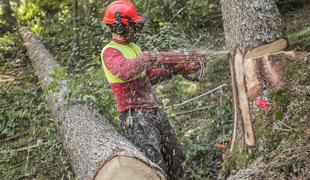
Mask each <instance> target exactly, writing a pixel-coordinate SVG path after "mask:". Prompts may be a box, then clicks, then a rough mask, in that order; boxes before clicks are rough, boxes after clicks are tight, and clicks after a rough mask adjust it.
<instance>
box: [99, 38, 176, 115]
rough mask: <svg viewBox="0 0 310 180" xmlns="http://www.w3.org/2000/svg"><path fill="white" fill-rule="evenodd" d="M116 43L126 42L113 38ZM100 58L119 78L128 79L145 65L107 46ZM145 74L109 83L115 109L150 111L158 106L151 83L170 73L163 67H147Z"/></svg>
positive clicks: (169, 76) (166, 76) (167, 77)
mask: <svg viewBox="0 0 310 180" xmlns="http://www.w3.org/2000/svg"><path fill="white" fill-rule="evenodd" d="M113 41H115V42H117V43H121V44H128V43H126V42H123V41H119V40H113ZM102 59H103V60H104V63H105V66H106V67H107V68H108V70H109V71H110V72H111V73H112V74H113V75H115V76H117V77H119V78H120V79H124V80H126V79H130V78H131V77H134V76H135V75H137V74H138V73H140V72H141V71H142V70H143V69H145V67H144V66H143V65H142V63H141V61H138V60H137V61H135V60H133V61H128V60H126V59H125V58H124V56H123V55H122V54H121V53H120V52H119V51H118V50H116V49H113V48H107V49H106V50H105V51H104V52H103V53H102ZM146 74H147V75H146V76H144V77H143V78H139V79H136V80H133V81H129V82H125V83H119V84H117V83H111V88H112V92H113V94H114V99H115V102H116V105H117V110H118V111H119V112H123V111H125V110H128V109H136V110H140V111H150V110H152V109H154V108H156V107H158V103H157V101H156V98H155V94H154V92H153V90H152V85H153V84H156V83H158V82H160V81H163V80H166V79H170V78H171V73H170V72H169V70H167V69H165V68H157V69H153V68H148V69H147V70H146Z"/></svg>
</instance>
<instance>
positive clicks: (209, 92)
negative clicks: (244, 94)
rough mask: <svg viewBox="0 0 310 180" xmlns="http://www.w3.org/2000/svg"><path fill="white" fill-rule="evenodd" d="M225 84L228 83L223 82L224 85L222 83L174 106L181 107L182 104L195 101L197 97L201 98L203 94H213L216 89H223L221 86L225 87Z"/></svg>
mask: <svg viewBox="0 0 310 180" xmlns="http://www.w3.org/2000/svg"><path fill="white" fill-rule="evenodd" d="M224 86H226V84H222V85H220V86H219V87H217V88H214V89H212V90H211V91H208V92H206V93H203V94H201V95H199V96H196V97H194V98H192V99H189V100H187V101H184V102H182V103H180V104H176V105H173V107H179V106H182V105H184V104H187V103H189V102H192V101H194V100H196V99H198V98H201V97H203V96H206V95H208V94H211V93H212V92H214V91H216V90H218V89H221V88H222V87H224Z"/></svg>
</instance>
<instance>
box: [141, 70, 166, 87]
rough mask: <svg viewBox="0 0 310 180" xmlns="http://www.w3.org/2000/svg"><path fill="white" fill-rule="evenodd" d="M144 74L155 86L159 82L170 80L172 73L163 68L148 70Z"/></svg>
mask: <svg viewBox="0 0 310 180" xmlns="http://www.w3.org/2000/svg"><path fill="white" fill-rule="evenodd" d="M146 74H147V76H148V78H149V80H150V82H151V84H152V85H154V84H157V83H159V82H161V81H164V80H167V79H171V77H172V76H171V75H172V73H171V72H170V71H169V70H168V69H165V68H157V69H148V70H147V71H146Z"/></svg>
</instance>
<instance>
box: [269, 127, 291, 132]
mask: <svg viewBox="0 0 310 180" xmlns="http://www.w3.org/2000/svg"><path fill="white" fill-rule="evenodd" d="M274 130H276V131H285V132H292V131H293V130H290V129H283V128H275V129H274Z"/></svg>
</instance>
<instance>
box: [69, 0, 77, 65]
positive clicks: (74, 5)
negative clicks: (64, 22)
mask: <svg viewBox="0 0 310 180" xmlns="http://www.w3.org/2000/svg"><path fill="white" fill-rule="evenodd" d="M72 12H73V30H74V43H73V51H72V57H71V58H70V60H69V63H68V65H69V67H72V66H73V65H74V64H75V65H76V64H78V63H79V62H80V19H79V1H78V0H73V3H72Z"/></svg>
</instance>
